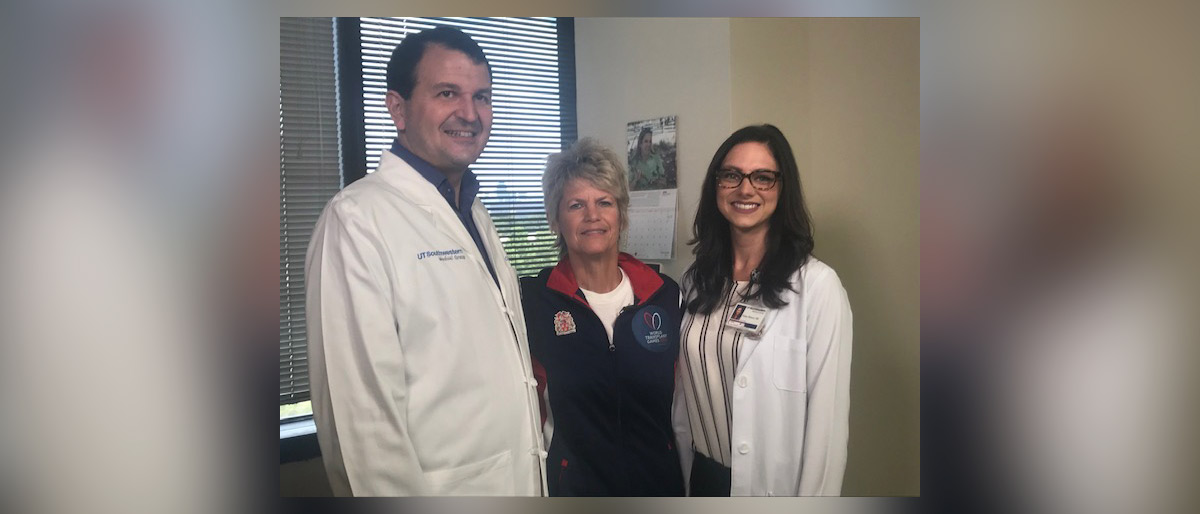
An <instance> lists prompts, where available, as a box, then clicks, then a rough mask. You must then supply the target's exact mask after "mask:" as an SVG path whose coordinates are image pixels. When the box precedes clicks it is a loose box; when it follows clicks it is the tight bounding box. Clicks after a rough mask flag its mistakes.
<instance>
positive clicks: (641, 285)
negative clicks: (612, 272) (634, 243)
mask: <svg viewBox="0 0 1200 514" xmlns="http://www.w3.org/2000/svg"><path fill="white" fill-rule="evenodd" d="M617 266H618V267H620V268H621V269H622V270H624V271H625V275H626V276H628V277H629V285H630V286H632V287H633V297H634V298H635V299H636V301H637V303H638V305H641V304H644V303H646V302H647V301H648V300H649V299H650V297H652V296H654V293H657V292H658V290H659V289H661V288H662V286H663V279H662V277H660V276H659V275H658V272H656V271H654V269H652V268H651V267H650V266H647V265H646V264H645V263H643V262H642V261H639V260H637V259H636V258H634V256H632V255H629V254H627V253H625V252H621V253H620V254H618V255H617ZM546 287H548V288H550V289H551V290H554V291H558V292H560V293H562V294H565V295H567V296H569V297H571V298H574V299H575V300H577V301H579V302H580V303H582V304H584V305H588V302H587V298H585V297H584V296H583V292H582V291H580V290H579V283H578V282H577V281H576V280H575V271H574V270H572V269H571V259H570V257H563V258H562V260H561V261H558V265H557V266H555V267H554V269H552V270H550V277H549V279H547V280H546Z"/></svg>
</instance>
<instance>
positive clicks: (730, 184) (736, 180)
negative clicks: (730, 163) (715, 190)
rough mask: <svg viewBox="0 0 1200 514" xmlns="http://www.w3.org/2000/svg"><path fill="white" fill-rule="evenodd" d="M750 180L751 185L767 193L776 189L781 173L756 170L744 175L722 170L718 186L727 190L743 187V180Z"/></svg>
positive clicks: (718, 178)
mask: <svg viewBox="0 0 1200 514" xmlns="http://www.w3.org/2000/svg"><path fill="white" fill-rule="evenodd" d="M747 177H749V178H750V185H751V186H754V189H757V190H759V191H767V190H769V189H772V188H774V187H775V183H776V182H778V181H779V172H778V171H771V170H755V171H754V172H753V173H746V174H743V173H742V172H740V171H734V170H720V171H718V172H717V185H718V186H721V187H723V188H726V189H733V188H735V187H741V185H742V180H745V179H746V178H747Z"/></svg>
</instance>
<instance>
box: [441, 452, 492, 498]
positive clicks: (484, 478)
mask: <svg viewBox="0 0 1200 514" xmlns="http://www.w3.org/2000/svg"><path fill="white" fill-rule="evenodd" d="M425 480H426V482H427V483H429V495H430V496H508V495H511V494H513V490H514V489H513V469H512V452H511V451H505V452H504V453H500V454H497V455H493V456H491V457H488V458H486V459H483V460H481V461H478V462H472V463H470V464H464V465H462V466H457V467H453V468H449V469H439V470H434V471H426V472H425Z"/></svg>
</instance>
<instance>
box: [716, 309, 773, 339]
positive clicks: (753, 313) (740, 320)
mask: <svg viewBox="0 0 1200 514" xmlns="http://www.w3.org/2000/svg"><path fill="white" fill-rule="evenodd" d="M767 312H768V311H767V308H766V307H763V306H761V305H754V304H750V303H746V302H738V304H737V305H735V306H734V307H733V311H732V312H730V313H729V319H727V320H725V326H727V327H730V328H733V329H735V330H737V331H739V332H742V333H745V334H749V335H752V336H759V335H762V331H763V326H764V325H766V321H767Z"/></svg>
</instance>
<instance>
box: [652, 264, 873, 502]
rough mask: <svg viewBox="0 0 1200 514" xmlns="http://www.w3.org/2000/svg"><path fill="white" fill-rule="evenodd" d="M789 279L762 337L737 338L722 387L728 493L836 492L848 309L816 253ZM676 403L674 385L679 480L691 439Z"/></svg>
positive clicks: (687, 469) (842, 447)
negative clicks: (726, 391)
mask: <svg viewBox="0 0 1200 514" xmlns="http://www.w3.org/2000/svg"><path fill="white" fill-rule="evenodd" d="M791 282H792V286H793V288H794V289H795V290H796V291H797V292H792V291H784V294H783V298H784V299H785V300H786V301H787V302H788V304H787V305H786V306H784V307H782V308H780V309H773V310H771V311H770V313H769V314H768V318H767V319H768V321H767V326H766V328H765V331H764V332H763V334H762V336H761V337H758V338H755V337H746V338H744V339H742V341H743V345H744V346H743V347H742V349H741V353H740V355H739V358H738V362H737V369H736V376H735V377H734V379H733V384H732V385H731V386H730V388H731V391H730V392H731V398H730V403H731V404H732V410H733V412H732V419H733V423H732V426H731V427H730V439H731V441H732V445H733V448H732V451H731V452H730V454H731V455H732V457H733V462H732V465H731V466H730V468H731V470H732V477H731V478H732V484H731V488H730V489H731V490H730V495H731V496H837V495H840V494H841V490H842V475H843V472H844V471H845V469H846V441H847V438H848V436H849V418H850V350H851V331H852V330H851V329H852V319H851V313H850V304H849V302H848V300H847V298H846V291H845V289H843V288H842V283H841V281H840V280H838V277H837V273H835V272H834V271H833V268H830V267H829V266H828V265H826V264H825V263H823V262H821V261H819V260H817V259H816V257H810V258H809V260H808V262H807V263H806V264H805V265H804V266H802V267H801V268H800V270H799V271H797V272H796V273H794V274H793V275H792V277H791ZM688 286H689V284H686V283H685V284H684V287H685V288H686V287H688ZM685 294H686V291H685ZM686 315H687V314H685V316H686ZM677 378H678V375H677ZM684 401H685V400H684V395H683V389H682V387H681V385H680V384H679V383H678V380H677V383H676V387H675V405H674V415H673V422H674V425H675V436H676V439H677V440H678V445H679V448H680V449H681V450H682V451H680V460H681V461H682V464H683V473H684V478H685V481H684V482H685V483H688V480H687V479H689V478H690V474H691V469H692V460H693V458H694V456H693V452H691V451H687V450H686V449H690V448H692V436H691V427H690V421H689V418H688V411H687V409H688V407H687V405H685V404H684ZM693 408H694V407H693Z"/></svg>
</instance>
